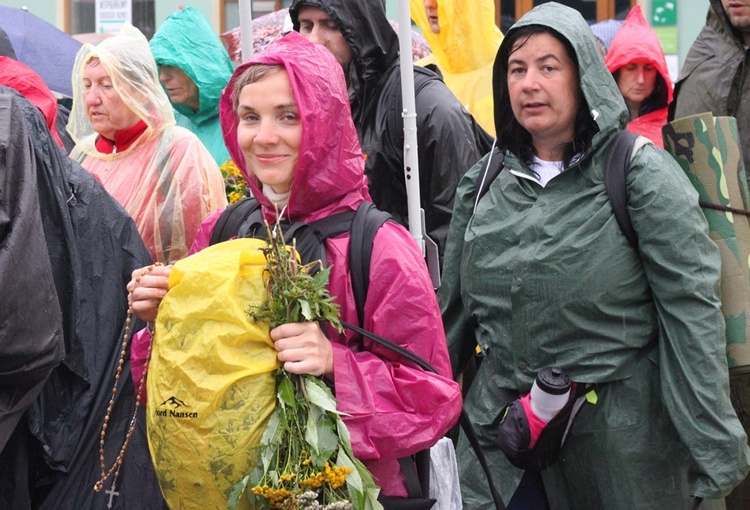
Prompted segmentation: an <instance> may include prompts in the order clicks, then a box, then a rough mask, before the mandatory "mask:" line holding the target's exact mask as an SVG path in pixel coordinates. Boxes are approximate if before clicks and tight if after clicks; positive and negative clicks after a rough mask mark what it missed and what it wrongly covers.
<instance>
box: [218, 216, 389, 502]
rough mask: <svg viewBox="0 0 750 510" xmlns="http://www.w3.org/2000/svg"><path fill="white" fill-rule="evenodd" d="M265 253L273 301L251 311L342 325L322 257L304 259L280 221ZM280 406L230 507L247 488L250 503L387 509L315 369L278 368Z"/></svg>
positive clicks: (263, 316) (257, 315)
mask: <svg viewBox="0 0 750 510" xmlns="http://www.w3.org/2000/svg"><path fill="white" fill-rule="evenodd" d="M266 233H267V236H268V238H267V242H266V247H265V248H264V250H263V252H264V254H265V257H266V260H267V262H268V265H267V277H268V280H267V292H268V301H267V302H266V304H265V305H264V306H262V307H260V308H255V309H251V310H250V311H249V312H248V314H249V315H250V317H252V318H253V319H255V320H269V321H270V325H271V327H272V328H273V327H276V326H278V325H280V324H285V323H290V322H302V321H325V322H329V323H330V324H331V325H333V326H334V327H335V328H337V329H338V330H339V331H341V323H340V321H339V310H338V306H337V305H336V304H335V303H334V302H333V299H332V298H331V297H330V295H329V294H328V291H327V289H326V285H327V283H328V277H329V272H330V267H329V268H325V269H322V270H320V271H318V272H317V273H315V274H314V275H311V274H310V272H311V269H312V268H314V267H315V266H316V265H318V264H320V261H316V262H313V263H311V264H307V265H302V264H299V263H298V261H297V254H296V250H295V248H294V246H292V247H287V246H286V243H285V242H284V236H283V234H282V233H281V228H279V227H278V225H277V226H276V228H275V229H273V230H272V229H271V228H270V227H269V226H268V225H266ZM276 379H277V385H276V388H277V390H276V393H277V395H276V400H277V404H276V410H275V411H274V413H273V415H272V416H271V418H270V420H269V423H268V428H267V429H266V431H265V433H264V435H263V438H262V440H261V444H260V447H259V450H260V451H259V456H258V461H257V464H256V466H255V469H254V470H253V471H252V472H251V473H250V474H249V475H247V476H246V477H245V478H244V479H242V480H241V481H240V482H239V483H238V484H237V485H236V486H235V487H234V490H233V491H232V494H231V496H230V498H229V509H230V510H233V509H234V508H235V507H236V506H237V504H238V502H239V499H240V498H241V497H242V496H243V494H247V497H248V498H250V501H251V503H252V507H253V508H263V509H282V510H382V506H381V505H380V503H378V501H377V496H378V492H379V488H378V487H377V486H376V485H375V482H374V481H373V478H372V475H371V474H370V472H369V471H368V470H367V468H366V467H365V466H364V465H363V464H362V463H361V462H360V461H358V460H357V459H356V458H355V457H354V455H353V454H352V449H351V443H350V439H349V432H348V431H347V429H346V425H344V422H343V420H342V419H341V413H339V412H338V411H337V410H336V399H335V398H334V396H333V394H332V393H331V390H330V389H329V388H328V386H326V384H325V383H324V382H323V381H322V380H320V379H318V378H317V377H314V376H311V375H297V374H291V373H289V372H287V371H286V370H284V369H283V368H282V369H279V370H278V371H277V373H276Z"/></svg>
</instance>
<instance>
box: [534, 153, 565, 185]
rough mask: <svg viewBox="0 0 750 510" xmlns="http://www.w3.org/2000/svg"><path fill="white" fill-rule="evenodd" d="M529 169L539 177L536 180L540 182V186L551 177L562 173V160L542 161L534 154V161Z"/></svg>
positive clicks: (545, 183)
mask: <svg viewBox="0 0 750 510" xmlns="http://www.w3.org/2000/svg"><path fill="white" fill-rule="evenodd" d="M531 169H532V170H534V171H535V172H536V173H537V174H538V175H539V179H538V180H537V182H538V183H539V184H541V185H542V187H545V186H547V183H548V182H549V181H551V180H552V178H553V177H556V176H558V175H560V174H561V173H562V171H563V162H562V161H544V160H542V159H539V158H537V157H536V156H534V162H533V163H532V164H531Z"/></svg>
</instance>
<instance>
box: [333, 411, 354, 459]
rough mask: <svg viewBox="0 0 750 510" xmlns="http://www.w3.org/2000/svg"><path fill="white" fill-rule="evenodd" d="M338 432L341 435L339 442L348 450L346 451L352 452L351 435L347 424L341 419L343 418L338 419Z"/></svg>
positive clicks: (338, 417)
mask: <svg viewBox="0 0 750 510" xmlns="http://www.w3.org/2000/svg"><path fill="white" fill-rule="evenodd" d="M336 431H337V432H338V433H339V441H340V442H341V444H342V445H343V446H344V447H345V448H346V451H348V452H350V451H352V440H351V436H350V435H349V429H348V428H346V424H345V423H344V420H342V419H341V416H337V417H336Z"/></svg>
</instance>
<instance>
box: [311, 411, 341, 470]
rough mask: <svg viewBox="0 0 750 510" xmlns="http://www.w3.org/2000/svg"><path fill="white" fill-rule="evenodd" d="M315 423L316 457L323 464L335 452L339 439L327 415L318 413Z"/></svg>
mask: <svg viewBox="0 0 750 510" xmlns="http://www.w3.org/2000/svg"><path fill="white" fill-rule="evenodd" d="M312 408H313V409H315V408H317V406H312ZM321 411H322V410H321ZM310 421H312V420H310ZM316 421H317V429H318V456H319V457H320V461H321V462H322V463H323V464H325V461H326V460H328V459H329V458H331V455H333V453H334V452H335V451H336V450H337V448H338V446H339V439H338V436H337V435H336V433H335V432H334V430H333V420H331V418H330V417H329V416H328V414H327V413H325V412H320V413H319V415H318V416H317V420H316Z"/></svg>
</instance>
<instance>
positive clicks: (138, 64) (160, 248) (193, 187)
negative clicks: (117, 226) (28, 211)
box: [68, 25, 226, 263]
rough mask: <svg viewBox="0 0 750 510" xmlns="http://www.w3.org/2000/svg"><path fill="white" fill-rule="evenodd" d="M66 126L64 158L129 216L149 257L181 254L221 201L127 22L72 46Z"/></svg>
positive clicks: (209, 168) (213, 170)
mask: <svg viewBox="0 0 750 510" xmlns="http://www.w3.org/2000/svg"><path fill="white" fill-rule="evenodd" d="M68 131H69V132H70V134H71V136H72V137H73V139H74V140H75V142H76V146H75V148H74V149H73V152H72V153H71V157H73V158H74V159H76V160H77V161H79V162H80V163H81V164H82V165H83V167H84V168H86V170H88V171H89V172H90V173H92V174H93V175H94V176H95V177H97V178H98V179H99V180H100V181H101V182H102V184H103V185H104V187H105V188H106V189H107V191H109V192H110V193H111V194H112V195H113V196H114V197H115V199H117V201H118V202H120V204H122V206H123V207H124V208H125V209H126V210H127V211H128V213H129V214H130V215H131V216H132V217H133V220H135V223H136V225H137V226H138V231H139V232H140V233H141V237H143V240H144V242H145V243H146V246H148V248H149V250H150V251H151V253H152V255H153V257H154V260H155V261H159V262H164V263H169V262H174V261H176V260H179V259H180V258H182V257H184V256H185V255H186V254H187V251H188V248H189V247H190V245H191V244H192V243H193V239H194V238H195V233H196V231H197V229H198V226H199V225H200V223H201V221H202V220H203V218H204V217H206V216H207V215H208V214H209V213H211V212H212V211H214V210H216V209H219V208H221V207H224V206H225V205H226V198H225V195H224V184H223V181H222V177H221V173H220V171H219V169H218V167H217V166H216V163H215V162H214V160H213V158H212V157H211V155H210V154H209V152H208V150H207V149H206V148H205V147H204V146H203V144H202V143H201V142H200V140H198V138H197V137H196V136H195V135H194V134H193V133H191V132H189V131H188V130H186V129H183V128H180V127H177V126H175V119H174V113H173V110H172V105H171V104H170V103H169V98H168V97H167V96H166V94H165V92H164V89H163V88H162V86H161V84H160V83H159V79H158V73H157V69H156V63H155V62H154V58H153V56H152V55H151V51H150V49H149V45H148V42H147V41H146V38H145V37H144V36H143V34H142V33H141V32H140V31H139V30H138V29H137V28H135V27H133V26H131V25H127V26H126V27H124V28H123V29H122V30H121V31H120V33H119V34H118V35H117V36H115V37H111V38H109V39H107V40H105V41H103V42H101V43H100V44H99V45H98V46H92V45H90V44H84V45H83V46H82V47H81V49H80V50H79V52H78V55H77V56H76V63H75V67H74V69H73V109H72V111H71V115H70V120H69V121H68Z"/></svg>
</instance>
